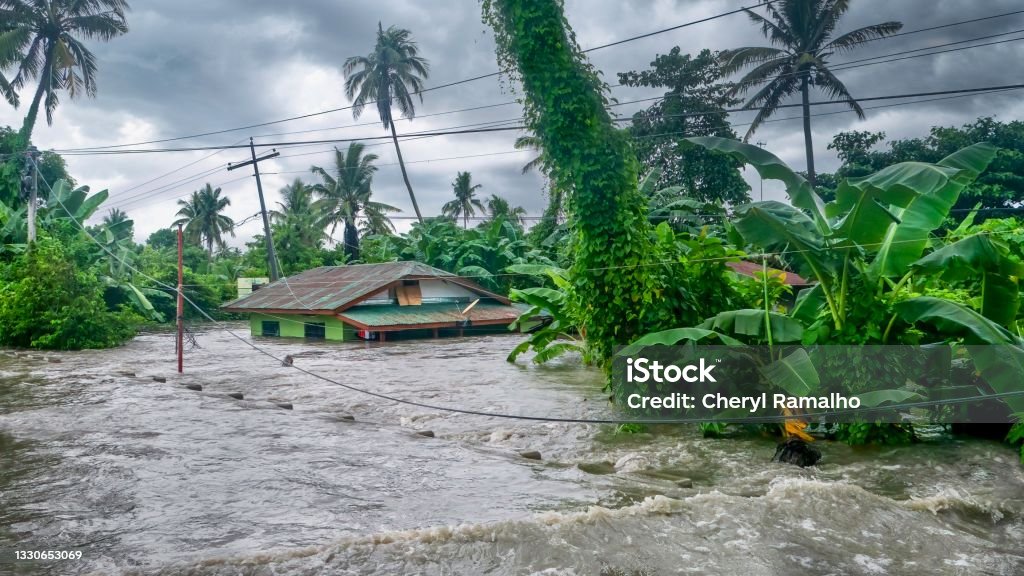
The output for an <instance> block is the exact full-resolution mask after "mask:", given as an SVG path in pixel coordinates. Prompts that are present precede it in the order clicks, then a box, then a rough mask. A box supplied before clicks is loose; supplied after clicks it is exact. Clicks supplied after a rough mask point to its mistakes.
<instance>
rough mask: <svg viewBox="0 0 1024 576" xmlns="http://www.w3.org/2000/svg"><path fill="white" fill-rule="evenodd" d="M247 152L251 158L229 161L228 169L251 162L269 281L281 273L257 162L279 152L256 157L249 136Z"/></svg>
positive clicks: (274, 151)
mask: <svg viewBox="0 0 1024 576" xmlns="http://www.w3.org/2000/svg"><path fill="white" fill-rule="evenodd" d="M249 152H250V153H251V154H252V160H246V161H245V162H238V163H229V164H228V170H234V169H235V168H242V167H244V166H248V165H250V164H252V171H253V174H255V175H256V192H257V193H258V194H259V196H260V213H261V214H263V234H264V237H265V239H266V243H267V270H268V271H269V272H270V281H271V282H274V281H276V280H277V279H279V278H280V277H281V273H280V271H279V270H278V269H277V254H276V253H275V252H274V237H273V236H271V234H270V218H268V217H267V203H266V201H264V200H263V184H262V183H261V182H260V165H259V163H260V162H262V161H264V160H269V159H271V158H274V157H276V156H280V155H281V153H280V152H278V151H277V150H272V151H271V152H270V153H269V154H264V155H263V156H260V157H259V158H257V157H256V145H255V144H253V141H252V138H249Z"/></svg>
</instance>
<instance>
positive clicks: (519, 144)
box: [512, 134, 547, 174]
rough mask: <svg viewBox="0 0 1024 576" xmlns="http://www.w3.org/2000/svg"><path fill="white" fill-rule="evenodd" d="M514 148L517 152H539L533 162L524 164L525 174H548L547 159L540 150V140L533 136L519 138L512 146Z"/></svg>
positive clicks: (523, 170)
mask: <svg viewBox="0 0 1024 576" xmlns="http://www.w3.org/2000/svg"><path fill="white" fill-rule="evenodd" d="M512 147H513V148H515V149H516V150H532V151H534V152H537V156H536V157H535V158H534V159H533V160H530V161H529V162H527V163H526V164H523V168H522V173H523V174H526V173H528V172H532V171H533V170H540V171H542V172H545V173H546V172H547V169H546V166H545V164H546V161H547V158H545V157H544V153H543V152H542V151H541V149H540V138H537V137H536V136H533V135H532V134H531V135H527V136H519V137H518V138H516V141H515V143H514V144H512Z"/></svg>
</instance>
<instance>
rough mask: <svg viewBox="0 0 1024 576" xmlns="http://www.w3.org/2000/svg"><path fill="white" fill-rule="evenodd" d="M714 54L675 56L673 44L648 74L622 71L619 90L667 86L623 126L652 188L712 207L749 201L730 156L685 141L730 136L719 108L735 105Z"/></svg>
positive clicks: (654, 62)
mask: <svg viewBox="0 0 1024 576" xmlns="http://www.w3.org/2000/svg"><path fill="white" fill-rule="evenodd" d="M721 79H722V68H721V63H720V59H719V56H718V55H717V54H714V53H712V52H711V51H710V50H702V51H701V52H700V53H699V54H698V55H697V56H696V57H692V56H690V55H689V54H681V53H680V50H679V47H678V46H676V47H675V48H672V50H671V51H670V52H669V53H668V54H659V55H658V56H657V57H656V58H655V59H654V61H653V62H651V69H650V70H641V71H632V72H622V73H620V74H619V82H621V83H622V84H623V85H624V86H636V87H645V88H667V89H668V90H667V92H665V98H664V100H659V101H657V102H655V103H654V104H652V105H651V106H650V107H649V108H648V109H646V110H642V111H640V112H637V113H636V114H634V115H633V122H632V124H631V125H630V127H629V131H630V134H631V135H632V136H633V138H634V144H633V146H634V148H635V149H636V153H637V157H638V159H639V160H640V164H641V165H642V166H643V169H644V171H645V172H651V171H652V170H658V171H659V173H660V174H661V177H660V178H659V179H658V181H657V182H655V184H656V185H657V186H658V187H659V188H661V189H665V188H668V187H670V186H672V187H678V188H676V189H675V194H674V197H671V198H667V199H664V200H668V201H671V200H675V199H678V197H680V196H682V197H686V198H692V199H695V200H698V201H702V202H713V203H717V204H722V203H730V204H740V203H743V202H746V201H749V200H750V197H749V196H748V195H747V190H748V189H749V188H750V187H749V186H748V185H747V183H746V181H745V180H744V179H743V177H742V176H741V175H740V173H739V171H738V170H737V168H739V166H740V164H739V162H738V161H737V160H735V159H734V158H730V157H729V156H726V155H724V154H717V153H715V152H711V151H709V150H707V149H705V148H701V147H699V146H693V145H692V144H690V143H689V142H687V141H686V137H688V136H721V137H724V138H735V137H736V133H735V132H733V130H732V127H731V126H730V125H729V122H728V114H727V113H726V112H725V109H726V108H728V107H730V106H732V105H734V104H736V103H738V100H736V99H734V98H733V97H731V96H730V95H729V91H730V85H729V84H726V83H723V82H721Z"/></svg>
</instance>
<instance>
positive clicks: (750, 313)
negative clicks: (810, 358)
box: [697, 308, 804, 342]
mask: <svg viewBox="0 0 1024 576" xmlns="http://www.w3.org/2000/svg"><path fill="white" fill-rule="evenodd" d="M767 314H768V318H769V322H768V323H769V325H770V326H771V329H772V340H773V341H775V342H799V341H800V339H801V338H803V335H804V327H803V326H802V325H801V324H800V323H799V322H797V321H796V320H794V319H792V318H790V317H789V316H786V315H784V314H779V313H776V312H768V313H767ZM764 318H765V311H764V310H759V309H756V308H748V309H743V310H728V311H726V312H722V313H720V314H718V315H717V316H712V317H711V318H708V319H707V320H705V321H704V322H702V323H701V324H699V325H698V326H697V328H701V329H703V330H712V331H715V332H717V333H721V334H730V335H733V336H752V337H754V338H761V339H767V337H768V335H767V334H765V320H764Z"/></svg>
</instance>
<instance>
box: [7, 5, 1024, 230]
mask: <svg viewBox="0 0 1024 576" xmlns="http://www.w3.org/2000/svg"><path fill="white" fill-rule="evenodd" d="M134 5H135V9H134V11H133V12H131V14H130V15H129V23H130V26H131V28H132V30H131V32H130V33H129V34H128V35H127V36H125V37H123V38H119V39H117V40H114V41H112V42H110V43H107V44H93V45H92V47H93V49H94V51H95V53H96V55H97V57H98V59H99V62H100V70H101V72H100V78H99V86H100V94H99V98H97V99H95V100H78V101H67V100H66V99H65V101H64V102H63V103H62V104H61V107H60V108H59V109H58V112H57V114H56V118H55V125H54V126H53V127H52V128H48V127H45V126H44V125H40V126H39V127H37V130H36V137H35V139H36V141H37V142H38V144H40V145H41V146H43V147H46V148H58V149H61V148H75V147H82V146H98V145H107V144H112V143H121V142H135V141H142V140H150V139H160V138H169V137H175V136H179V135H184V134H193V133H200V132H207V131H215V130H220V129H224V128H230V127H235V126H240V125H246V124H254V123H259V122H266V121H271V120H276V119H280V118H285V117H290V116H295V115H300V114H307V113H310V112H315V111H319V110H325V109H330V108H337V107H341V106H346V105H348V104H349V103H348V101H347V99H346V98H345V97H344V93H343V86H342V82H343V78H342V76H341V72H340V68H341V64H342V62H344V60H345V58H346V57H348V56H351V55H356V54H365V53H367V52H368V51H369V50H370V48H371V46H372V43H373V37H374V32H375V29H376V27H377V22H378V21H381V22H382V23H383V24H384V26H388V25H391V24H394V25H398V26H401V27H406V28H409V29H410V30H412V32H413V35H414V37H415V38H416V40H417V41H418V42H419V44H420V47H421V49H422V53H423V54H424V55H425V56H426V57H427V58H429V59H430V61H431V64H432V73H431V77H430V80H429V81H428V82H427V84H428V86H436V85H439V84H444V83H447V82H451V81H455V80H459V79H462V78H467V77H471V76H476V75H480V74H486V73H488V72H492V71H494V70H495V69H496V65H495V60H494V43H493V39H492V37H491V35H490V32H489V30H487V29H486V27H485V26H484V25H483V24H482V23H481V21H480V6H479V2H475V1H462V2H431V3H423V2H413V1H411V0H405V1H401V0H386V1H381V2H377V3H375V4H373V5H372V6H371V5H366V4H357V3H354V2H331V1H328V0H306V1H303V2H275V1H270V0H249V1H246V2H242V1H240V0H235V1H225V2H205V1H201V0H177V1H175V2H159V3H153V2H151V3H146V4H143V3H142V2H140V1H138V0H136V2H135V3H134ZM739 5H740V3H739V2H736V1H734V0H705V1H685V0H676V1H672V0H649V1H645V2H628V3H627V2H612V1H610V0H568V2H567V12H568V16H569V20H570V22H571V24H572V25H573V27H574V29H575V30H576V32H577V36H578V38H579V41H580V43H581V45H582V46H583V47H584V48H586V47H589V46H594V45H597V44H603V43H605V42H609V41H614V40H618V39H621V38H624V37H629V36H633V35H635V34H641V33H645V32H649V31H651V30H653V29H656V28H660V27H665V26H670V25H673V24H678V23H682V22H686V21H689V20H693V19H697V18H702V17H706V16H709V15H712V14H716V13H720V12H724V11H727V10H732V9H734V8H736V7H738V6H739ZM964 7H965V3H964V2H962V1H956V0H940V1H935V0H905V1H902V2H892V1H883V0H858V1H857V2H853V8H852V10H851V11H850V13H849V14H848V16H847V18H846V19H845V20H844V22H843V23H842V26H841V27H842V30H848V29H852V28H854V27H856V26H861V25H865V24H870V23H874V22H880V21H884V20H898V21H902V22H904V24H905V28H904V30H915V29H920V28H927V27H931V26H936V25H942V24H946V23H949V22H954V21H958V20H965V19H969V18H976V17H980V16H986V15H989V14H997V13H1000V12H1009V11H1012V10H1015V9H1019V2H1017V1H1015V0H990V1H989V2H985V3H984V4H971V7H972V8H974V10H964ZM1019 28H1024V15H1017V16H1013V17H1007V18H1002V19H996V20H989V21H985V22H979V23H975V24H971V25H965V26H958V27H954V28H948V29H945V30H937V31H932V32H926V33H921V34H912V35H907V36H903V37H900V38H895V39H891V40H886V41H882V42H876V43H872V44H869V45H866V46H864V47H862V48H861V49H858V50H857V51H855V52H853V53H851V54H844V55H836V56H834V57H833V60H834V61H835V62H836V63H839V62H846V61H850V60H854V59H860V58H865V57H870V56H879V55H884V54H889V53H893V52H899V51H902V50H910V49H916V48H921V47H924V46H929V45H935V44H941V43H945V42H953V41H958V40H963V39H967V38H973V37H977V36H984V35H991V34H998V33H1002V32H1008V31H1012V30H1016V29H1019ZM1013 37H1015V36H1010V37H1009V38H1013ZM993 40H999V38H995V39H993ZM764 44H765V40H764V39H763V38H762V37H761V35H760V33H759V30H758V29H757V28H756V27H755V26H753V25H752V24H751V23H750V22H749V21H748V20H747V19H746V18H745V17H744V16H742V15H736V16H730V17H727V18H722V19H719V20H716V21H713V22H709V23H706V24H700V25H697V26H693V27H688V28H684V29H681V30H677V31H673V32H670V33H667V34H663V35H659V36H655V37H652V38H648V39H644V40H640V41H637V42H632V43H628V44H624V45H621V46H617V47H613V48H608V49H605V50H601V51H597V52H593V53H591V56H590V57H591V59H592V61H593V62H594V63H595V65H597V66H598V68H599V69H600V70H602V71H603V73H604V74H605V79H606V80H608V81H609V83H613V84H614V83H615V78H616V73H617V72H622V71H627V70H634V69H641V68H644V67H646V66H647V64H648V63H649V62H650V61H651V60H653V58H654V56H655V54H658V53H665V52H668V51H669V50H670V49H671V48H672V47H673V46H676V45H678V46H680V47H681V48H682V49H683V50H684V51H688V52H696V51H699V50H700V49H702V48H705V47H706V48H711V49H725V48H732V47H736V46H741V45H764ZM1022 46H1024V42H1019V43H1018V42H1010V43H1006V44H1001V45H998V46H989V47H982V48H976V49H973V50H965V51H960V52H953V53H949V54H942V55H939V56H932V57H924V58H916V59H911V60H906V61H903V62H894V63H887V64H879V65H875V66H865V67H861V68H855V69H850V70H849V71H845V72H842V73H840V77H841V78H842V79H843V80H844V81H845V82H846V83H847V86H848V87H849V88H850V90H851V92H852V93H853V94H854V95H855V96H860V97H865V96H876V95H886V94H894V93H906V92H919V91H930V90H944V89H953V88H962V87H971V86H984V85H997V84H1005V83H1010V81H1011V80H1012V79H1010V80H1008V78H1010V76H1008V75H1007V70H1008V69H1011V67H1013V66H1014V65H1015V64H1016V63H1017V62H1019V61H1020V58H1021V56H1022V55H1024V48H1022ZM656 94H657V92H656V91H650V90H637V89H630V88H616V89H614V90H613V95H614V96H615V97H617V98H619V99H620V100H622V101H626V100H632V99H637V98H644V97H648V96H651V95H656ZM1016 94H1017V93H1016V92H1010V93H1006V94H999V95H985V96H974V97H965V98H957V99H947V100H941V101H936V102H932V103H924V104H915V105H913V106H898V107H890V108H883V109H878V110H869V112H868V119H867V120H866V121H859V120H857V119H856V117H855V116H854V115H853V114H847V113H842V114H835V115H826V116H821V117H817V118H815V120H814V137H815V150H816V157H817V159H818V164H819V169H821V170H830V169H833V168H834V167H835V166H836V159H835V157H834V155H833V154H832V153H831V152H830V151H828V150H826V146H827V144H828V142H829V140H830V138H831V135H833V134H835V133H836V132H838V131H841V130H849V129H870V130H883V131H885V132H886V133H887V134H888V135H889V136H890V137H893V138H900V137H909V136H919V135H923V134H925V133H926V132H927V130H928V128H929V127H930V126H932V125H958V124H962V123H965V122H969V121H971V120H973V119H974V118H976V117H978V116H981V115H995V116H997V117H999V118H1000V119H1003V120H1010V119H1017V118H1020V117H1021V112H1022V106H1021V104H1020V103H1019V96H1017V95H1016ZM818 97H819V98H821V97H822V96H821V95H818ZM512 99H514V95H513V94H510V93H509V92H508V91H507V90H504V89H503V87H502V85H501V83H500V82H499V81H498V79H497V78H489V79H485V80H481V81H478V82H473V83H469V84H464V85H460V86H457V87H452V88H447V89H442V90H437V91H433V92H429V93H427V94H425V95H424V103H423V104H422V105H419V106H418V113H419V114H420V115H421V116H422V115H428V114H436V113H439V112H445V111H449V110H454V109H460V108H467V107H472V106H481V105H487V104H493V103H500V102H506V101H509V100H512ZM886 104H888V102H887V103H886ZM871 105H873V104H868V106H871ZM637 107H638V106H637V105H633V106H623V107H622V109H621V110H620V112H621V113H623V114H630V113H632V112H633V111H634V110H636V109H637ZM839 109H841V107H836V106H829V107H822V108H820V109H817V110H816V112H818V113H820V112H829V111H835V110H839ZM23 113H24V110H17V111H16V110H12V109H11V108H9V107H2V108H0V123H3V124H11V125H14V126H18V125H20V122H21V115H22V114H23ZM519 113H520V111H519V107H518V106H516V105H513V106H504V107H499V108H491V109H487V110H479V111H474V112H465V113H459V114H449V115H441V116H429V117H420V118H417V119H415V120H414V121H412V122H402V123H401V124H400V125H399V126H400V129H401V130H404V131H419V130H436V129H441V128H447V127H451V126H459V125H463V124H469V123H477V122H485V121H492V120H503V119H511V118H516V117H517V116H518V115H519ZM795 115H796V111H795V110H793V111H782V112H780V113H779V117H787V116H795ZM749 116H750V115H749V114H735V115H733V118H732V120H733V121H734V122H736V123H738V124H739V123H743V122H746V121H748V120H749ZM376 120H377V118H376V115H375V111H374V110H372V109H371V110H367V111H366V113H365V114H364V115H363V116H362V117H361V118H360V119H359V120H358V121H355V120H353V119H352V116H351V113H350V112H348V111H342V112H336V113H332V114H326V115H322V116H316V117H313V118H309V119H305V120H299V121H294V122H288V123H283V124H276V125H272V126H267V127H262V128H254V129H252V130H247V131H240V132H231V133H228V134H222V135H217V136H210V137H206V138H199V139H194V140H185V141H180V142H173V143H169V144H168V145H172V146H178V145H221V144H231V143H235V142H239V141H246V140H247V138H248V136H250V135H252V136H257V137H258V138H257V140H258V141H263V142H266V141H284V140H304V139H319V138H345V137H360V138H362V137H375V136H385V135H386V133H385V132H384V131H383V129H382V128H381V127H380V126H379V125H377V124H371V125H366V126H356V127H349V128H344V129H336V130H323V131H317V132H309V133H303V134H279V135H273V134H278V133H282V132H294V131H300V130H320V129H323V128H328V127H342V126H351V125H352V124H356V123H364V122H374V121H376ZM738 131H740V132H742V131H743V128H738ZM514 138H515V133H511V132H506V133H494V134H477V135H473V136H448V137H439V138H426V139H420V140H410V141H407V142H405V143H404V144H403V154H404V155H405V157H406V159H407V160H408V161H412V163H411V164H410V165H409V170H410V176H411V179H412V181H413V185H414V187H415V189H416V192H417V197H418V198H419V199H420V204H421V206H422V208H423V210H424V212H425V213H426V214H436V213H438V212H439V211H440V207H441V205H442V204H443V203H444V202H445V201H447V200H448V196H449V194H450V190H451V186H450V183H451V180H452V179H453V178H454V176H455V173H456V172H457V171H459V170H470V171H472V172H473V177H474V181H476V182H479V183H481V184H483V185H484V189H483V192H484V193H486V194H491V193H497V194H501V195H503V196H506V197H507V198H509V199H510V200H511V201H512V202H513V203H515V204H519V205H522V206H524V207H525V208H527V210H528V211H529V212H530V213H531V214H539V213H540V212H541V210H542V209H543V207H544V203H545V200H544V198H543V195H542V189H543V182H542V180H541V179H540V177H538V176H537V175H527V176H522V175H520V174H519V167H520V166H521V165H522V163H523V162H525V161H526V160H527V159H529V157H530V156H529V153H520V154H514V153H506V154H495V155H491V156H481V157H477V158H463V159H455V160H438V159H443V158H450V157H459V156H473V155H479V154H489V153H505V152H509V151H511V150H512V141H513V140H514ZM755 139H756V140H759V141H764V142H767V147H768V148H769V149H770V150H772V151H774V152H775V153H776V154H778V155H780V156H781V157H782V158H783V159H784V160H786V161H787V162H790V163H791V164H792V165H793V166H794V167H797V168H801V169H802V168H803V164H804V159H803V141H802V133H801V131H800V123H799V122H798V121H797V122H792V121H786V122H776V123H771V124H766V125H765V126H764V127H763V129H762V130H760V131H759V132H758V133H757V135H756V136H755ZM368 142H369V143H373V144H378V145H375V146H373V147H372V148H371V150H372V151H374V152H375V153H377V154H379V155H380V157H381V159H380V163H381V170H380V172H379V173H378V176H377V179H376V188H375V190H376V191H375V196H376V197H378V198H379V199H380V200H381V201H384V202H388V203H391V204H395V205H398V206H400V207H402V208H403V209H405V214H406V215H411V214H412V211H411V207H410V204H409V200H408V195H407V192H406V191H405V188H404V186H403V184H402V181H401V175H400V173H399V171H398V169H397V166H394V165H392V163H394V162H395V156H394V150H393V148H392V147H391V146H390V145H388V143H387V141H379V142H378V141H368ZM342 146H344V145H342ZM330 149H331V146H330V145H326V144H325V145H311V146H306V147H302V148H296V149H281V152H282V158H280V159H275V160H272V161H270V162H267V163H266V164H265V165H264V170H266V171H267V172H268V175H267V176H266V178H265V179H264V184H265V187H266V189H267V190H268V191H269V198H268V202H269V203H270V204H271V205H273V204H274V203H275V202H276V200H277V199H278V196H277V192H276V191H277V190H278V189H279V188H280V187H281V186H283V185H284V184H286V183H287V182H289V181H291V180H292V179H293V178H295V177H296V176H302V177H305V178H307V179H308V178H309V177H308V176H306V175H305V174H295V173H292V172H300V171H306V170H308V168H309V166H310V165H313V164H320V165H324V164H326V163H329V162H330V161H331V154H330ZM311 152H315V154H308V153H311ZM297 154H305V155H302V156H296V155H297ZM247 155H248V151H247V150H228V151H224V152H221V153H217V154H212V155H211V153H210V152H188V153H175V154H147V155H130V156H69V157H68V162H69V164H70V166H71V169H72V172H73V173H74V174H75V175H76V177H77V178H78V179H79V180H80V181H81V182H83V183H89V184H91V185H93V187H94V188H97V187H98V188H104V187H106V188H109V189H110V191H111V197H112V200H111V201H110V205H111V206H122V207H123V208H124V209H126V210H127V211H128V212H129V214H130V215H131V216H133V217H134V218H135V219H136V221H137V225H136V229H137V230H138V233H139V236H140V238H143V237H144V236H145V235H146V234H148V233H150V232H152V231H153V230H155V229H157V228H160V227H163V226H166V225H168V224H169V223H170V222H171V221H172V220H173V215H174V212H175V211H176V207H175V201H176V200H177V198H180V197H184V196H187V195H188V194H189V193H190V192H191V190H194V189H196V188H198V187H199V186H201V185H202V184H203V183H204V182H211V183H213V184H215V185H217V184H222V185H223V189H224V191H225V193H226V194H227V195H228V196H229V197H230V198H231V199H232V208H231V212H230V213H231V215H232V216H235V217H236V218H238V219H241V218H244V217H245V216H247V215H249V214H252V213H254V212H255V211H256V210H258V202H257V200H256V194H255V186H254V182H253V181H252V178H242V179H240V180H236V181H234V182H230V183H228V182H229V181H231V180H234V179H236V178H239V177H240V176H244V175H243V174H240V173H238V172H231V173H228V172H226V171H224V170H222V168H223V167H224V165H225V164H226V163H227V162H229V161H238V160H242V159H245V158H246V157H247ZM207 156H209V157H208V158H206V157H207ZM286 156H290V157H286ZM204 158H205V159H204ZM428 160H430V161H429V162H428ZM190 162H195V164H193V165H191V166H187V167H186V166H184V165H185V164H188V163H190ZM218 168H221V169H218ZM176 169H180V170H179V171H177V172H175V173H174V174H172V175H169V176H167V177H166V178H163V179H160V180H157V181H156V182H153V183H151V184H146V185H143V186H138V185H139V184H142V183H144V182H146V181H147V180H150V179H153V178H154V177H156V176H159V175H161V174H164V173H166V172H170V171H172V170H176ZM204 171H208V172H209V175H203V174H202V173H203V172H204ZM189 176H195V177H196V179H195V180H194V181H191V182H181V183H179V184H177V185H175V186H169V187H166V185H168V184H171V183H174V182H176V181H178V180H181V179H184V178H186V177H189ZM136 186H138V187H136ZM161 186H165V187H164V188H161ZM133 187H136V188H134V189H132V188H133ZM754 189H755V190H756V189H757V184H756V183H755V184H754ZM140 194H141V196H139V195H140ZM766 195H767V196H769V197H772V196H778V195H779V191H778V189H777V188H775V187H774V186H771V185H769V186H766ZM133 196H135V198H132V197H133ZM407 222H408V221H403V223H404V225H403V226H402V227H407ZM258 231H259V224H258V222H253V223H251V224H249V225H247V226H245V227H244V228H242V229H241V230H240V231H239V240H238V241H239V242H241V241H242V240H244V239H247V238H248V237H251V235H252V234H253V233H256V232H258Z"/></svg>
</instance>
